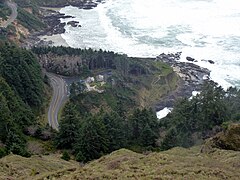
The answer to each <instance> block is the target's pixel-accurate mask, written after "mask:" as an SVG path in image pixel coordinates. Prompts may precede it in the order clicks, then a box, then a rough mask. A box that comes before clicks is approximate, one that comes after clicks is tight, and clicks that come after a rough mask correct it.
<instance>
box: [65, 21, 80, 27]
mask: <svg viewBox="0 0 240 180" xmlns="http://www.w3.org/2000/svg"><path fill="white" fill-rule="evenodd" d="M78 24H79V22H78V21H69V22H67V25H71V26H72V27H78Z"/></svg>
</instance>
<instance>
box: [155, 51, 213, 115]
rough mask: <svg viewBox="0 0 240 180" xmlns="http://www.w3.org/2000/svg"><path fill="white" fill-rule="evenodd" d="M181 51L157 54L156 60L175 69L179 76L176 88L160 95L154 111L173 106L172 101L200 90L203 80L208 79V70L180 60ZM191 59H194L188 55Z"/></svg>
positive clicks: (187, 96)
mask: <svg viewBox="0 0 240 180" xmlns="http://www.w3.org/2000/svg"><path fill="white" fill-rule="evenodd" d="M180 58H181V52H179V53H175V54H173V53H170V54H165V53H162V54H160V55H159V56H157V58H156V61H162V62H165V63H167V64H169V65H170V66H172V67H173V68H175V69H176V70H177V69H178V72H177V73H178V75H179V76H180V77H181V79H180V81H179V84H178V88H177V89H176V90H175V91H173V92H170V93H169V94H167V95H166V96H164V97H162V98H161V100H160V101H159V102H158V103H157V104H156V105H155V109H156V111H159V110H162V109H163V108H165V107H173V106H174V103H175V102H176V100H177V99H179V98H189V97H191V96H192V92H193V91H200V90H201V87H202V84H203V82H204V81H208V80H209V78H206V77H209V75H210V71H209V70H208V69H206V68H202V67H200V66H198V65H196V64H193V63H190V62H180V61H178V60H179V59H180ZM188 59H190V60H191V61H192V60H193V61H194V59H193V58H191V57H189V58H188Z"/></svg>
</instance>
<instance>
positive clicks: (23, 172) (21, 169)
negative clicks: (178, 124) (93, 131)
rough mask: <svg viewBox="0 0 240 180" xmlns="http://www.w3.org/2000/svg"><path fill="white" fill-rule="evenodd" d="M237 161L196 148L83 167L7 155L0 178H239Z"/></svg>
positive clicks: (234, 155) (122, 155) (233, 155)
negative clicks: (201, 151)
mask: <svg viewBox="0 0 240 180" xmlns="http://www.w3.org/2000/svg"><path fill="white" fill-rule="evenodd" d="M239 162H240V152H237V151H226V150H216V151H215V152H213V153H211V154H204V153H200V147H193V148H191V149H184V148H174V149H171V150H168V151H165V152H160V153H150V154H147V155H143V154H138V153H134V152H132V151H130V150H126V149H120V150H118V151H115V152H113V153H111V154H110V155H107V156H104V157H102V158H100V159H98V160H95V161H93V162H90V163H89V164H86V165H85V166H84V167H81V166H80V165H78V164H76V163H75V162H73V161H70V162H67V161H63V160H61V159H60V158H59V157H57V156H41V157H40V156H33V157H31V158H23V157H20V156H15V155H9V156H7V157H5V158H3V159H1V160H0V167H1V168H0V174H1V176H0V179H1V178H2V179H6V178H7V177H8V178H16V179H27V178H29V179H44V178H49V179H54V178H56V179H239V176H240V171H239V167H240V164H239Z"/></svg>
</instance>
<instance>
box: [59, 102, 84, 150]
mask: <svg viewBox="0 0 240 180" xmlns="http://www.w3.org/2000/svg"><path fill="white" fill-rule="evenodd" d="M79 127H80V118H79V115H78V112H77V111H76V109H75V106H72V104H70V103H68V104H67V105H66V106H65V108H64V112H63V116H62V118H61V120H60V124H59V132H58V134H57V137H56V140H55V142H56V145H57V147H58V148H65V149H71V148H72V147H73V145H74V144H75V142H76V137H77V133H78V129H79Z"/></svg>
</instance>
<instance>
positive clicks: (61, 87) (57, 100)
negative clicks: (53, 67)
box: [47, 73, 68, 130]
mask: <svg viewBox="0 0 240 180" xmlns="http://www.w3.org/2000/svg"><path fill="white" fill-rule="evenodd" d="M47 76H48V77H49V79H50V82H51V86H52V88H53V96H52V100H51V103H50V106H49V109H48V123H49V125H50V126H51V127H52V128H53V129H56V130H58V126H59V124H58V113H59V110H60V109H61V107H62V106H63V105H64V103H65V102H66V101H67V99H68V89H67V83H66V81H65V80H64V79H63V78H62V77H61V76H58V75H55V74H51V73H47Z"/></svg>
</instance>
